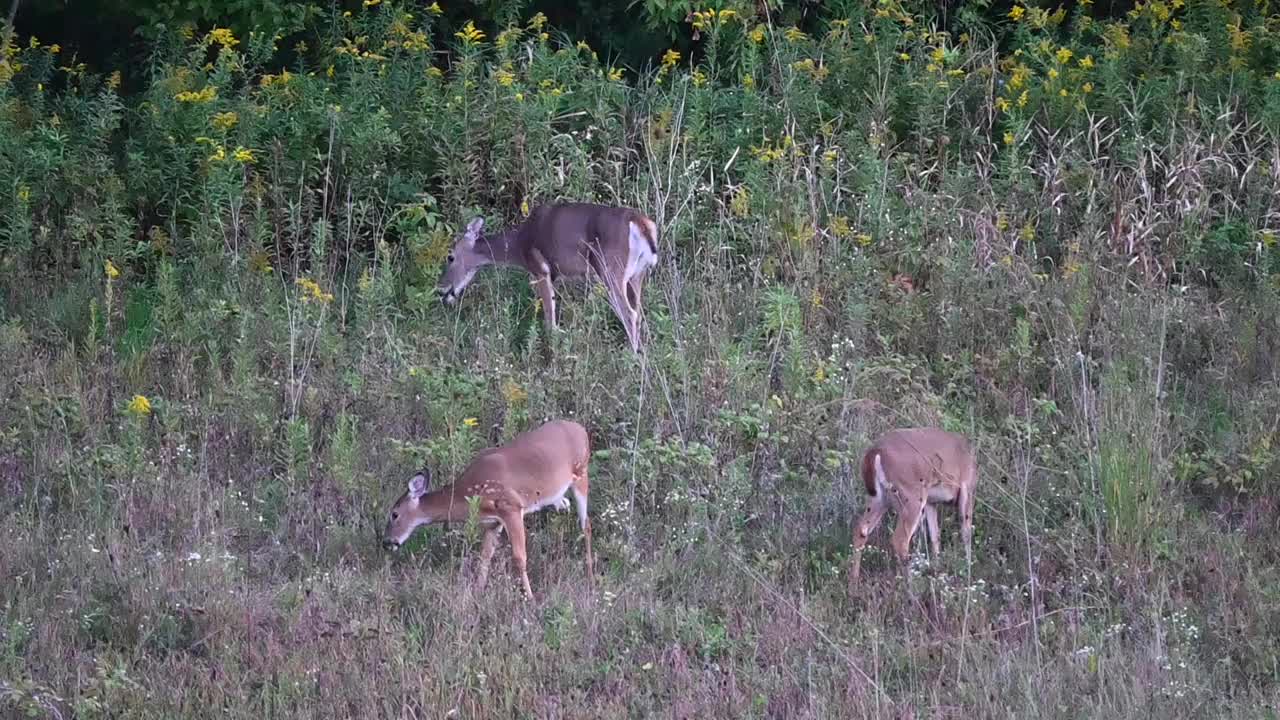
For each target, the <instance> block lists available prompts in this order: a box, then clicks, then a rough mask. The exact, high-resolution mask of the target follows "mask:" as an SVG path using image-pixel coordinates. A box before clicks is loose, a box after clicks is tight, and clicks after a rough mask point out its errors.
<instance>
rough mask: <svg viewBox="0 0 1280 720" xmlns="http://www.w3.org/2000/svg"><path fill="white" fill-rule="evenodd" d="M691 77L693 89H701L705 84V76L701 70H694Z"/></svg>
mask: <svg viewBox="0 0 1280 720" xmlns="http://www.w3.org/2000/svg"><path fill="white" fill-rule="evenodd" d="M691 77H692V79H693V86H694V87H702V86H703V85H706V84H707V75H706V73H704V72H702V71H701V70H694V71H693V75H692V76H691Z"/></svg>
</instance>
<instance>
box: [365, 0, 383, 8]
mask: <svg viewBox="0 0 1280 720" xmlns="http://www.w3.org/2000/svg"><path fill="white" fill-rule="evenodd" d="M381 4H382V0H364V6H365V7H367V8H371V7H373V6H375V5H381Z"/></svg>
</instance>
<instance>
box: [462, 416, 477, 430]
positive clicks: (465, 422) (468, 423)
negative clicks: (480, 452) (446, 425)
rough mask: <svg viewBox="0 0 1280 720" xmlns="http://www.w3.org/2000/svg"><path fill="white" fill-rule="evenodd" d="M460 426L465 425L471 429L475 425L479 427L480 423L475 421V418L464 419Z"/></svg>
mask: <svg viewBox="0 0 1280 720" xmlns="http://www.w3.org/2000/svg"><path fill="white" fill-rule="evenodd" d="M462 424H463V425H466V426H467V427H469V428H473V427H475V426H476V425H479V424H480V421H479V420H477V419H475V418H473V417H469V418H464V419H463V420H462Z"/></svg>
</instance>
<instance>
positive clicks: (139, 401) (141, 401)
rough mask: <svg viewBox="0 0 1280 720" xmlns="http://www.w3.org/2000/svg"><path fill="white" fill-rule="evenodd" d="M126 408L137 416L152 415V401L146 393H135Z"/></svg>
mask: <svg viewBox="0 0 1280 720" xmlns="http://www.w3.org/2000/svg"><path fill="white" fill-rule="evenodd" d="M126 410H128V412H129V414H130V415H135V416H137V417H142V416H143V415H150V414H151V401H150V400H148V399H147V398H146V396H145V395H134V396H133V399H132V400H130V401H129V406H128V407H127V408H126Z"/></svg>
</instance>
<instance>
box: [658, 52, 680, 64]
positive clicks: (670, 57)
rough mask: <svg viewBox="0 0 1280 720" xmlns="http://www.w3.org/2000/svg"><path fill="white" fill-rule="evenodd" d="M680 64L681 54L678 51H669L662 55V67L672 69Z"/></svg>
mask: <svg viewBox="0 0 1280 720" xmlns="http://www.w3.org/2000/svg"><path fill="white" fill-rule="evenodd" d="M678 62H680V53H679V51H676V50H668V51H666V52H665V53H663V54H662V67H664V68H671V67H673V66H674V65H675V64H676V63H678Z"/></svg>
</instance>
